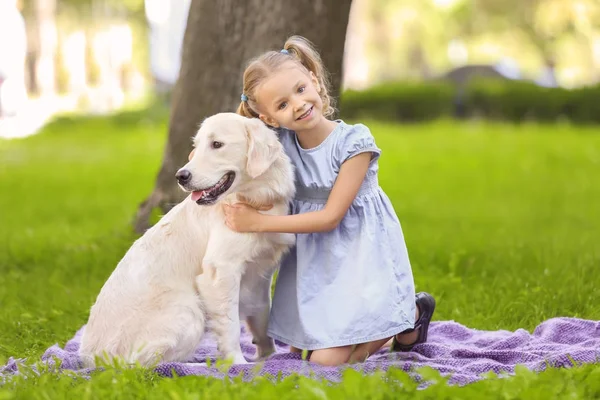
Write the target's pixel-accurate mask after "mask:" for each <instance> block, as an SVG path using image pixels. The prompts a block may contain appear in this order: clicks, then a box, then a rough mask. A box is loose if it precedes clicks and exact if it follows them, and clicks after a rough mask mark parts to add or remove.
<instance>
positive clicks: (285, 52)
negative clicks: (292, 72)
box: [279, 49, 290, 54]
mask: <svg viewBox="0 0 600 400" xmlns="http://www.w3.org/2000/svg"><path fill="white" fill-rule="evenodd" d="M279 52H280V53H283V54H290V52H289V51H287V50H286V49H281V50H280V51H279Z"/></svg>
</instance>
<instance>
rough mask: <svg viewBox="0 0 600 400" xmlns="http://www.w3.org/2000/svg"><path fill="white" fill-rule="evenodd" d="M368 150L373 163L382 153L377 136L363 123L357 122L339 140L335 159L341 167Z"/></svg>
mask: <svg viewBox="0 0 600 400" xmlns="http://www.w3.org/2000/svg"><path fill="white" fill-rule="evenodd" d="M367 152H370V153H371V163H373V162H374V161H376V160H377V159H378V158H379V156H380V155H381V149H379V148H378V147H377V144H375V138H374V137H373V135H372V134H371V131H370V130H369V128H367V127H366V126H365V125H363V124H356V125H353V126H351V127H350V130H348V131H346V132H344V133H343V136H342V138H340V140H339V141H338V145H337V148H336V151H335V158H336V160H335V161H336V164H337V166H338V168H339V167H341V165H342V164H343V163H344V162H346V161H347V160H349V159H350V158H352V157H354V156H356V155H358V154H361V153H367Z"/></svg>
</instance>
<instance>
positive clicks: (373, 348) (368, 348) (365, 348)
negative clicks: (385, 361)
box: [349, 307, 419, 363]
mask: <svg viewBox="0 0 600 400" xmlns="http://www.w3.org/2000/svg"><path fill="white" fill-rule="evenodd" d="M418 319H419V308H418V307H417V312H416V313H415V321H417V320H418ZM418 336H419V332H418V331H413V332H410V333H399V334H398V335H396V341H400V343H402V344H412V343H414V342H415V341H416V340H417V338H418ZM390 339H391V337H389V338H385V339H380V340H374V341H372V342H367V343H361V344H359V345H358V346H356V348H355V349H354V351H353V352H352V354H351V355H350V360H349V362H351V363H355V362H363V361H365V360H366V359H367V358H369V356H371V355H372V354H374V353H376V352H377V351H379V350H380V349H381V348H382V347H383V346H384V345H386V344H387V343H388V342H390ZM390 343H391V342H390Z"/></svg>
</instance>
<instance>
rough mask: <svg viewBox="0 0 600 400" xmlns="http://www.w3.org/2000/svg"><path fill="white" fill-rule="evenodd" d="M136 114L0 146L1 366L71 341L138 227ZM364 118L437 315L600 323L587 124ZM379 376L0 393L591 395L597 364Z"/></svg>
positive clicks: (41, 387) (148, 130) (481, 324)
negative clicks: (487, 375)
mask: <svg viewBox="0 0 600 400" xmlns="http://www.w3.org/2000/svg"><path fill="white" fill-rule="evenodd" d="M137 116H138V115H136V114H132V115H130V116H129V117H126V118H123V117H121V118H108V119H106V118H105V119H100V118H88V119H80V120H78V119H73V120H62V121H59V122H56V123H53V124H51V125H50V126H48V127H47V128H46V129H45V130H44V131H43V132H42V133H41V134H39V135H37V136H34V137H31V138H28V139H24V140H18V141H0V365H2V364H4V363H5V362H6V360H7V359H8V357H11V356H13V357H17V358H22V357H27V358H28V359H30V360H32V361H33V360H36V359H39V357H40V356H41V354H42V353H43V352H44V350H45V349H46V348H48V347H49V346H51V345H52V344H54V343H59V344H60V345H61V346H62V345H64V343H65V342H66V340H68V339H69V338H70V337H72V335H73V334H74V332H75V331H76V330H77V329H78V328H79V327H80V326H81V325H82V324H84V323H85V321H86V317H87V314H88V311H89V307H90V306H91V304H92V303H93V301H94V300H95V297H96V295H97V293H98V291H99V290H100V288H101V286H102V284H103V283H104V281H105V279H106V278H107V277H108V276H109V274H110V272H111V271H112V269H113V268H114V267H115V265H116V263H117V262H118V260H119V259H120V258H121V257H122V255H123V254H124V252H125V251H126V249H127V248H128V247H129V245H130V244H131V242H132V240H134V239H135V235H134V234H133V233H132V231H131V225H130V223H131V219H132V217H133V215H134V214H135V211H136V209H137V206H138V204H139V202H140V201H142V200H143V199H144V197H145V196H146V195H147V194H148V193H149V192H150V190H151V189H152V186H153V183H154V177H155V176H156V173H157V170H158V167H159V165H160V160H161V157H162V149H163V146H164V142H165V137H166V135H165V133H166V122H165V120H164V119H161V118H156V117H155V118H150V119H144V120H142V121H138V119H137ZM140 116H141V115H140ZM366 123H367V124H368V125H369V126H370V127H371V129H372V131H373V133H374V135H375V136H376V139H377V143H378V145H379V146H380V147H381V148H382V149H383V154H382V158H381V160H380V184H381V186H382V187H383V188H384V190H385V191H386V192H387V193H388V195H389V196H390V198H391V199H392V201H393V203H394V206H395V208H396V211H397V213H398V215H399V217H400V220H401V222H402V226H403V230H404V233H405V236H406V240H407V244H408V248H409V252H410V257H411V260H412V264H413V271H414V275H415V280H416V284H417V290H426V291H429V292H431V293H432V294H434V295H435V296H436V298H437V300H438V308H437V311H436V315H435V319H437V320H455V321H457V322H460V323H462V324H465V325H467V326H470V327H473V328H479V329H508V330H514V329H517V328H525V329H527V330H532V329H533V328H534V327H535V326H536V325H538V324H539V323H540V322H542V321H544V320H546V319H548V318H551V317H557V316H571V317H580V318H587V319H595V320H600V302H599V301H598V300H599V299H600V285H598V282H600V272H599V269H600V246H598V240H599V238H600V206H599V204H600V135H598V134H597V133H595V132H594V131H595V129H594V128H579V127H572V126H568V125H561V126H540V125H524V126H520V127H516V126H511V125H500V124H480V123H460V124H458V123H451V122H436V123H430V124H424V125H411V126H401V125H391V124H381V123H375V122H366ZM381 378H382V377H381V376H380V375H374V376H370V377H361V376H357V375H356V374H350V375H348V376H347V377H346V379H345V380H344V382H343V383H342V384H341V385H326V384H324V383H321V382H314V381H311V380H309V379H307V378H299V377H294V378H288V379H286V380H285V381H283V382H281V383H278V384H276V385H275V384H272V383H270V382H269V381H268V380H265V379H259V380H257V381H256V382H255V383H254V384H252V385H249V384H241V383H238V382H227V381H225V382H223V381H220V380H211V379H207V378H197V377H186V378H176V379H162V378H158V377H156V376H154V375H152V374H150V373H148V372H144V371H141V370H132V371H125V372H122V371H114V370H109V371H106V372H103V373H99V374H97V375H94V377H93V379H91V380H85V379H80V378H75V377H70V376H67V375H64V374H63V375H60V374H54V373H53V374H50V373H48V374H42V375H41V376H39V377H38V376H30V377H29V378H28V379H17V380H16V381H15V382H14V383H11V384H7V385H5V386H4V387H2V386H0V399H9V398H13V397H19V398H28V399H34V398H48V399H50V398H51V399H56V398H103V399H104V398H134V397H139V398H172V399H183V398H204V397H216V398H271V397H279V398H351V397H352V396H355V397H356V398H365V397H380V398H387V397H390V396H392V397H395V396H397V395H401V394H402V393H406V394H407V395H410V396H411V397H412V398H427V397H431V398H439V396H442V395H445V396H448V397H452V396H458V397H462V398H470V397H477V398H479V397H480V396H485V397H492V396H493V397H495V396H499V395H500V393H499V390H508V392H506V393H508V394H507V396H508V397H505V398H519V397H523V398H537V397H538V396H539V397H540V398H548V397H555V396H558V395H559V394H560V396H561V397H562V396H563V395H564V396H565V397H566V396H567V395H569V396H570V395H573V396H574V397H575V398H577V397H580V398H586V397H588V398H589V397H590V396H591V395H592V394H593V393H595V395H596V396H597V395H600V384H598V383H596V382H600V365H590V366H585V367H581V368H573V369H569V370H567V369H562V370H549V371H547V372H544V373H542V374H533V373H528V372H527V371H521V372H520V373H518V374H517V376H516V377H515V378H511V379H508V380H493V379H492V380H486V381H482V382H478V383H476V384H473V385H469V386H467V387H464V388H460V387H446V386H445V385H444V384H443V383H440V384H438V385H434V386H433V387H431V388H429V389H427V390H424V391H415V387H414V385H411V384H409V383H407V376H406V375H405V374H404V373H402V372H399V371H392V372H390V373H389V374H388V375H387V378H393V379H388V380H387V382H388V383H387V384H386V383H384V381H383V380H382V379H381ZM397 380H400V381H404V382H405V384H404V386H402V387H401V386H399V384H398V383H397V382H396V383H394V382H395V381H397ZM297 387H299V388H298V389H296V388H297ZM511 396H512V397H511Z"/></svg>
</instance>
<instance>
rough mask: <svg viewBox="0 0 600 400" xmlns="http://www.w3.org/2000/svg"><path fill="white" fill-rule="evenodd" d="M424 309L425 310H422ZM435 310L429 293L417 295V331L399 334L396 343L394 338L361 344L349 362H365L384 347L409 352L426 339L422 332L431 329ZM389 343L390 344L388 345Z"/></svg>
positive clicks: (433, 301)
mask: <svg viewBox="0 0 600 400" xmlns="http://www.w3.org/2000/svg"><path fill="white" fill-rule="evenodd" d="M421 308H423V309H421ZM434 310H435V300H434V299H433V297H431V296H430V295H429V294H427V293H419V294H417V307H416V312H415V321H417V323H416V325H418V327H416V328H415V329H412V330H409V331H408V332H404V333H402V332H401V333H399V334H397V335H396V336H395V337H394V338H393V339H394V341H390V339H392V338H387V339H381V340H376V341H373V342H367V343H361V344H359V345H358V346H356V348H355V349H354V351H353V352H352V354H351V355H350V361H349V362H363V361H365V360H366V359H367V358H368V357H369V356H371V355H372V354H374V353H375V352H377V351H379V349H381V348H382V347H383V346H388V345H390V346H391V345H395V346H394V347H395V348H394V349H393V350H395V351H408V350H410V349H411V348H412V345H414V344H416V343H417V341H419V339H420V338H423V337H426V336H423V335H422V332H421V330H422V329H425V330H427V329H428V328H429V320H431V316H432V315H433V312H434ZM421 313H423V314H424V315H423V317H424V319H425V320H424V321H419V318H420V317H421ZM388 342H390V343H389V344H388Z"/></svg>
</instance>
